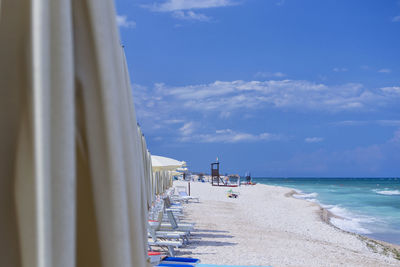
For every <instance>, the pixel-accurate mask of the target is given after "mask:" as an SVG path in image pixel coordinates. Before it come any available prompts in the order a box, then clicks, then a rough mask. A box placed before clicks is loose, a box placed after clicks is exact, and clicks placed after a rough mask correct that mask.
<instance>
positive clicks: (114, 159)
mask: <svg viewBox="0 0 400 267" xmlns="http://www.w3.org/2000/svg"><path fill="white" fill-rule="evenodd" d="M0 12H1V13H0V59H1V60H0V94H1V97H0V123H1V127H2V130H1V131H0V175H1V176H0V237H1V238H0V266H16V267H18V266H29V267H31V266H32V267H51V266H63V267H64V266H65V267H68V266H82V267H90V266H96V267H98V266H100V267H101V266H107V267H116V266H146V265H147V264H148V263H147V262H146V249H147V247H146V242H147V237H146V222H147V204H146V203H147V190H146V185H145V181H144V165H143V156H142V154H141V153H142V152H141V147H140V138H141V136H139V132H138V130H137V127H136V124H137V123H136V118H135V112H134V108H133V104H132V96H131V88H130V82H129V75H128V72H127V68H126V62H125V58H124V55H123V52H122V51H121V47H120V44H119V36H118V29H117V25H116V22H115V17H116V14H115V8H114V3H113V1H112V0H18V1H16V0H2V1H1V10H0ZM144 204H146V205H144Z"/></svg>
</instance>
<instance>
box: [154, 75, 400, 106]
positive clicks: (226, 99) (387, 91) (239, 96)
mask: <svg viewBox="0 0 400 267" xmlns="http://www.w3.org/2000/svg"><path fill="white" fill-rule="evenodd" d="M158 86H159V90H161V91H162V92H163V94H165V96H168V97H172V98H174V99H176V100H181V101H182V103H183V105H184V106H185V107H186V108H189V109H192V110H202V111H203V112H206V111H222V110H224V111H229V112H231V111H233V110H238V109H242V108H247V109H259V108H261V107H269V108H280V109H302V110H324V111H328V112H338V111H343V110H370V109H376V108H378V107H380V106H385V105H387V104H389V103H393V102H395V101H396V98H397V100H398V98H399V97H400V87H385V88H382V89H380V90H373V91H371V90H367V89H364V87H363V86H362V85H361V84H355V83H349V84H344V85H339V86H328V85H325V84H321V83H313V82H308V81H301V80H281V81H274V80H270V81H250V82H246V81H241V80H238V81H231V82H222V81H216V82H214V83H210V84H199V85H188V86H180V87H169V86H166V85H163V84H160V85H158Z"/></svg>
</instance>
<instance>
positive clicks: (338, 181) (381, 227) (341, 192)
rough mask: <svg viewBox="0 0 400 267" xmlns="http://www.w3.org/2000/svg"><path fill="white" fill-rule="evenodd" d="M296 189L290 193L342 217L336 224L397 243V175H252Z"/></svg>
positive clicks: (399, 203) (399, 192)
mask: <svg viewBox="0 0 400 267" xmlns="http://www.w3.org/2000/svg"><path fill="white" fill-rule="evenodd" d="M253 181H254V182H257V183H262V184H268V185H277V186H286V187H291V188H294V189H296V190H297V191H298V192H299V194H295V195H294V196H295V197H297V198H301V199H305V200H307V201H311V202H317V203H319V204H320V205H321V206H323V207H324V208H326V209H328V210H330V211H331V212H332V213H334V214H336V215H338V216H340V217H342V218H343V219H337V218H332V219H331V223H333V224H334V225H336V226H337V227H339V228H341V229H343V230H346V231H349V232H354V233H358V234H362V235H365V236H369V237H372V238H375V239H378V240H383V241H386V242H390V243H394V244H400V178H253Z"/></svg>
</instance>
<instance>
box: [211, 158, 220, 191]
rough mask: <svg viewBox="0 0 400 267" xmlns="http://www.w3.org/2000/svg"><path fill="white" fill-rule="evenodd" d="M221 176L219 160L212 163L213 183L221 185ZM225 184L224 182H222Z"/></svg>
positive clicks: (213, 184)
mask: <svg viewBox="0 0 400 267" xmlns="http://www.w3.org/2000/svg"><path fill="white" fill-rule="evenodd" d="M220 180H221V177H220V176H219V162H214V163H211V184H212V186H220ZM221 185H223V182H222V184H221Z"/></svg>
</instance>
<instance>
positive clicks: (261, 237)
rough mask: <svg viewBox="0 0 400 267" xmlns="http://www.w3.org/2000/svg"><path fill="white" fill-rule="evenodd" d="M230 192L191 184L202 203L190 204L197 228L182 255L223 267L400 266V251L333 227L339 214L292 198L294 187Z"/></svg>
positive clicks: (244, 188)
mask: <svg viewBox="0 0 400 267" xmlns="http://www.w3.org/2000/svg"><path fill="white" fill-rule="evenodd" d="M174 184H175V185H181V186H182V185H187V182H182V181H175V182H174ZM228 190H229V188H223V187H212V186H211V185H210V184H209V183H199V182H191V193H192V195H193V196H196V197H199V198H200V202H199V203H196V202H193V203H189V204H187V205H185V206H186V208H185V210H186V211H185V213H186V215H187V216H186V218H187V219H186V220H185V221H186V222H194V223H196V226H195V231H194V232H193V236H192V241H191V243H189V245H188V246H187V247H184V248H179V253H178V256H187V257H193V258H199V259H200V260H201V261H202V263H204V264H223V265H252V266H257V265H270V266H326V265H327V264H328V265H329V266H399V263H400V261H399V260H397V259H395V256H396V255H397V254H396V253H397V251H398V248H397V247H396V248H395V247H391V246H390V245H385V244H383V243H381V242H380V241H375V240H372V239H369V238H367V237H363V236H360V235H358V234H354V233H350V232H347V231H343V230H341V229H339V228H337V227H336V226H334V225H332V224H330V223H328V222H329V218H331V217H330V216H335V215H334V214H332V213H331V212H329V211H328V210H324V209H322V208H321V207H320V206H319V205H318V204H317V203H312V202H309V201H302V200H304V199H298V198H294V197H292V196H291V195H292V194H293V193H294V192H292V191H293V190H292V189H291V188H288V187H278V186H270V185H264V184H257V185H255V186H241V187H238V188H234V189H232V190H234V191H239V192H240V193H239V197H238V198H237V199H231V198H228V197H227V193H226V192H227V191H228ZM392 249H396V250H394V251H392Z"/></svg>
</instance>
